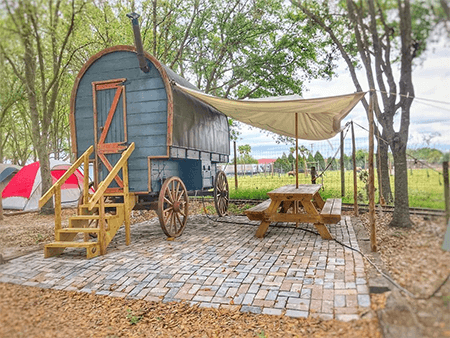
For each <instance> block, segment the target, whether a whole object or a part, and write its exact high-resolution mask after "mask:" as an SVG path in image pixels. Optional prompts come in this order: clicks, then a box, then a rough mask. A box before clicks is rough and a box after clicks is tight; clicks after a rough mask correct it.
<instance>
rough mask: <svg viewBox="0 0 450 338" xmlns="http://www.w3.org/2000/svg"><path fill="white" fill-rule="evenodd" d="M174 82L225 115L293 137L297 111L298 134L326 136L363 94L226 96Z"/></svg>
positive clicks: (313, 137)
mask: <svg viewBox="0 0 450 338" xmlns="http://www.w3.org/2000/svg"><path fill="white" fill-rule="evenodd" d="M176 86H177V87H179V88H180V89H181V90H183V91H184V92H186V93H187V94H189V95H192V96H194V97H196V98H198V99H200V100H202V101H204V102H206V103H207V104H209V105H211V106H213V107H214V108H216V109H217V110H219V111H220V112H222V113H224V114H225V115H227V116H228V117H231V118H233V119H235V120H237V121H240V122H243V123H246V124H249V125H251V126H254V127H258V128H261V129H264V130H269V131H271V132H274V133H277V134H280V135H284V136H289V137H295V113H298V138H299V139H304V140H325V139H329V138H331V137H333V136H334V135H336V134H337V133H339V132H340V130H341V120H342V119H343V118H344V117H346V116H347V115H348V114H349V113H350V111H351V110H352V109H353V107H355V105H356V104H357V103H358V102H359V101H360V100H361V99H362V98H363V96H364V95H365V92H357V93H353V94H348V95H340V96H331V97H324V98H315V99H302V98H300V97H299V96H298V95H290V96H280V97H274V98H264V99H251V100H229V99H224V98H220V97H215V96H212V95H208V94H205V93H202V92H199V91H197V90H193V89H190V88H186V87H183V86H181V85H179V84H176Z"/></svg>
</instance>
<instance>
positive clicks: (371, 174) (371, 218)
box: [369, 91, 377, 252]
mask: <svg viewBox="0 0 450 338" xmlns="http://www.w3.org/2000/svg"><path fill="white" fill-rule="evenodd" d="M375 95H376V94H375V92H374V91H371V92H370V103H369V225H370V247H371V249H372V252H376V251H377V235H376V229H375V173H374V169H373V153H374V151H373V150H374V144H373V134H374V125H373V124H374V122H373V105H374V100H375V98H374V96H375Z"/></svg>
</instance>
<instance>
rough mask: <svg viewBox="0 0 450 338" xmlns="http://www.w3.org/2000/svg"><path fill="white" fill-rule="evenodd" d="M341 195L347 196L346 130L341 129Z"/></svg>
mask: <svg viewBox="0 0 450 338" xmlns="http://www.w3.org/2000/svg"><path fill="white" fill-rule="evenodd" d="M340 164H341V196H342V197H344V196H345V173H344V131H341V161H340Z"/></svg>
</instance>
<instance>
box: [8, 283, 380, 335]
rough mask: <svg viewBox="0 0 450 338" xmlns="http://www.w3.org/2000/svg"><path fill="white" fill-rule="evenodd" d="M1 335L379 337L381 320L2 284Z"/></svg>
mask: <svg viewBox="0 0 450 338" xmlns="http://www.w3.org/2000/svg"><path fill="white" fill-rule="evenodd" d="M0 294H1V295H2V297H1V298H0V313H1V314H2V315H1V316H0V337H5V338H13V337H52V338H57V337H62V338H66V337H109V338H113V337H261V338H262V337H349V338H351V337H355V338H360V337H374V338H379V337H381V334H380V332H379V329H378V321H377V319H376V318H373V319H361V320H358V321H351V322H341V321H337V320H328V321H323V320H320V319H314V318H307V319H304V318H299V319H296V318H290V317H281V316H268V315H255V314H250V313H241V312H239V311H231V310H226V309H223V310H215V309H202V308H198V307H197V306H190V305H189V304H188V303H167V304H163V303H154V302H146V301H143V300H129V299H122V298H112V297H107V296H99V295H93V294H88V293H76V292H68V291H56V290H47V289H38V288H33V287H24V286H18V285H11V284H0Z"/></svg>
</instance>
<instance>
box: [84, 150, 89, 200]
mask: <svg viewBox="0 0 450 338" xmlns="http://www.w3.org/2000/svg"><path fill="white" fill-rule="evenodd" d="M83 183H84V186H83V204H86V203H87V202H88V201H89V155H88V154H85V155H84V182H83Z"/></svg>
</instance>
